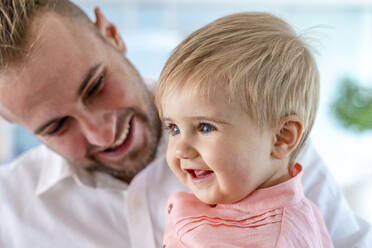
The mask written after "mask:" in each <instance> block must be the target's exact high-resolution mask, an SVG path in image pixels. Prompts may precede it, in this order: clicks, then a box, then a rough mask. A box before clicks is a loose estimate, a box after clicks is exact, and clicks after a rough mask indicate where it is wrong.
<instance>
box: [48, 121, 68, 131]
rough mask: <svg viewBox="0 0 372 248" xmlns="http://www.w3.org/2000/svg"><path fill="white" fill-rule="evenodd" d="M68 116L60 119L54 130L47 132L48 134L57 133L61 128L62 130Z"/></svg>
mask: <svg viewBox="0 0 372 248" xmlns="http://www.w3.org/2000/svg"><path fill="white" fill-rule="evenodd" d="M67 118H68V117H64V118H62V119H60V120H59V121H58V122H57V123H56V124H53V126H54V127H53V128H52V130H50V131H48V132H47V135H54V134H57V133H58V132H59V131H60V130H62V128H63V126H64V125H65V123H66V121H67Z"/></svg>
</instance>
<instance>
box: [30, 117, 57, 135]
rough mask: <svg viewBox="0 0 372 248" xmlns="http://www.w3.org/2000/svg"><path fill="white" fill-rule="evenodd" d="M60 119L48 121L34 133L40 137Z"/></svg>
mask: <svg viewBox="0 0 372 248" xmlns="http://www.w3.org/2000/svg"><path fill="white" fill-rule="evenodd" d="M58 119H59V118H55V119H53V120H50V121H48V122H47V123H45V124H44V125H42V126H41V127H39V128H38V129H36V131H35V132H34V134H35V135H39V134H41V133H42V132H43V131H44V129H45V128H47V127H48V126H49V125H51V124H52V123H53V122H55V121H58Z"/></svg>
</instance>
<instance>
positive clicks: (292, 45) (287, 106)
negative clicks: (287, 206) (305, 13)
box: [155, 12, 319, 160]
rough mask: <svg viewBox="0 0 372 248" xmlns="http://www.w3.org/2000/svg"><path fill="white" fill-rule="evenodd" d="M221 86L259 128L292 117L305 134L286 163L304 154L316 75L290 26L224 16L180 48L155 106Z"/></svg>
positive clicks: (250, 16)
mask: <svg viewBox="0 0 372 248" xmlns="http://www.w3.org/2000/svg"><path fill="white" fill-rule="evenodd" d="M221 84H223V85H224V87H225V88H226V89H227V91H228V94H229V96H230V99H232V100H234V101H238V102H239V103H240V104H241V106H242V108H243V109H244V110H245V111H246V112H247V114H249V115H250V117H251V118H253V120H254V121H256V122H257V124H258V125H259V126H262V127H264V126H269V127H275V126H276V125H278V124H279V123H280V122H281V121H282V120H283V118H285V117H287V116H289V115H296V116H298V117H299V118H300V119H301V120H302V121H303V125H304V128H303V130H304V132H303V135H302V138H301V140H300V142H299V145H298V147H297V148H296V150H295V151H294V152H293V153H292V155H291V159H292V160H293V159H294V158H296V157H297V155H298V154H299V152H300V151H301V150H302V149H303V146H304V143H305V141H306V140H307V138H308V135H309V132H310V130H311V128H312V126H313V123H314V119H315V115H316V111H317V107H318V102H319V72H318V69H317V66H316V63H315V61H314V58H313V57H312V55H311V53H310V51H309V49H308V47H307V45H306V44H305V43H304V42H303V41H302V40H301V38H300V37H299V36H298V35H296V33H295V31H294V30H293V29H292V28H291V27H290V25H289V24H287V23H286V22H284V21H283V20H281V19H279V18H277V17H275V16H272V15H270V14H266V13H255V12H250V13H239V14H234V15H229V16H226V17H223V18H220V19H217V20H216V21H214V22H212V23H210V24H208V25H206V26H204V27H202V28H200V29H199V30H197V31H195V32H193V33H192V34H191V35H189V36H188V37H187V38H186V39H185V40H184V41H183V42H182V43H181V44H179V45H178V46H177V47H176V48H175V50H174V51H173V53H172V54H171V56H170V57H169V59H168V61H167V62H166V64H165V66H164V68H163V70H162V72H161V74H160V78H159V84H158V87H157V90H156V98H155V102H156V105H157V107H158V110H159V114H160V116H161V115H162V108H161V107H162V105H161V100H162V98H163V97H164V96H165V95H167V94H170V93H171V92H172V91H175V90H182V89H183V88H186V87H187V88H188V89H196V90H198V91H199V92H201V94H203V95H204V96H205V97H211V96H212V95H213V90H215V89H216V87H217V86H218V85H221Z"/></svg>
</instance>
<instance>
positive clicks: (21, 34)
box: [0, 0, 91, 70]
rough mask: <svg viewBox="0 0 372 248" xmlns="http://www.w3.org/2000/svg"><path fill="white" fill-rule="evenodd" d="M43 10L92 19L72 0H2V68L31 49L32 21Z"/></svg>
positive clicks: (85, 19)
mask: <svg viewBox="0 0 372 248" xmlns="http://www.w3.org/2000/svg"><path fill="white" fill-rule="evenodd" d="M44 11H45V12H48V11H51V12H55V13H57V14H60V15H62V16H65V17H68V18H78V19H80V20H84V21H88V22H91V21H90V20H89V18H88V16H87V15H86V14H85V13H84V12H83V11H82V10H81V9H80V8H79V7H78V6H76V5H75V4H74V3H72V2H71V1H69V0H1V1H0V70H2V69H4V68H6V67H7V66H8V65H9V64H10V63H12V62H15V61H17V60H19V59H22V58H23V57H24V56H25V55H26V54H27V53H28V52H29V51H28V50H29V49H28V47H27V44H28V40H27V39H28V35H29V34H28V32H29V29H30V25H31V22H32V21H33V20H34V18H35V16H37V14H40V13H41V12H44Z"/></svg>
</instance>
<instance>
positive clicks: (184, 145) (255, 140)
mask: <svg viewBox="0 0 372 248" xmlns="http://www.w3.org/2000/svg"><path fill="white" fill-rule="evenodd" d="M210 99H211V100H207V99H206V98H205V97H202V96H201V95H200V94H199V93H196V92H195V93H193V92H190V91H187V90H184V91H182V92H175V93H172V94H170V95H168V96H165V97H164V98H163V101H162V110H163V118H162V119H163V122H164V123H165V126H167V127H168V129H169V134H170V135H169V143H168V151H167V162H168V164H169V166H170V168H171V169H172V171H173V172H174V173H175V175H176V176H177V177H178V178H179V179H180V180H181V181H182V182H183V183H184V184H185V185H186V186H187V187H188V188H189V189H190V190H191V191H192V192H193V193H194V194H195V195H196V196H197V197H198V198H199V199H200V200H201V201H203V202H205V203H208V204H218V203H233V202H237V201H239V200H242V199H243V198H245V197H246V196H248V195H249V194H250V193H251V192H252V191H253V190H255V189H257V188H261V187H265V186H267V185H270V183H271V181H272V180H274V177H275V174H276V169H275V166H273V160H274V159H273V158H272V157H271V149H272V142H273V135H274V134H273V132H272V131H271V130H269V129H264V130H263V131H262V130H261V129H260V128H259V127H258V126H257V124H255V122H254V121H253V120H252V119H251V118H250V117H249V116H248V114H247V113H246V112H244V110H243V109H242V108H241V107H240V105H239V104H238V103H237V102H236V101H229V100H228V97H227V96H226V94H225V92H224V91H223V89H217V90H216V92H215V95H214V96H213V97H211V98H210Z"/></svg>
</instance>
